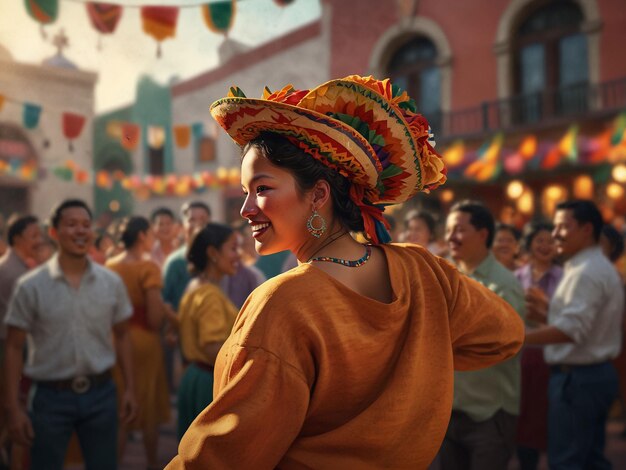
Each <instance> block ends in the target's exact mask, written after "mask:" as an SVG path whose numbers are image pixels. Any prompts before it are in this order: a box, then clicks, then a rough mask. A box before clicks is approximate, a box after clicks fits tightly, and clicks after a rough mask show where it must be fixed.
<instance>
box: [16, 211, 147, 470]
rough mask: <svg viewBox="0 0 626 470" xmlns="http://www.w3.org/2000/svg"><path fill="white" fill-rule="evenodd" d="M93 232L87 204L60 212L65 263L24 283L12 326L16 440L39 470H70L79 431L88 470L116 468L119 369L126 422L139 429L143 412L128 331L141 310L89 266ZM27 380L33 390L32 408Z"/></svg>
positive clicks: (54, 263) (58, 233)
mask: <svg viewBox="0 0 626 470" xmlns="http://www.w3.org/2000/svg"><path fill="white" fill-rule="evenodd" d="M91 224H92V217H91V210H90V209H89V207H88V206H87V205H86V204H85V203H84V202H83V201H81V200H77V199H69V200H66V201H64V202H62V203H61V204H59V205H58V206H57V207H56V208H55V210H54V211H53V213H52V217H51V231H50V233H51V236H52V238H54V239H55V241H56V242H57V244H58V247H59V251H58V254H57V255H55V256H53V257H52V258H51V259H50V260H49V261H48V262H47V263H45V264H43V265H42V266H40V267H39V268H37V269H35V270H34V271H31V272H30V273H28V274H26V275H25V276H23V277H21V278H20V279H19V280H18V281H17V284H16V286H15V291H14V293H13V296H12V298H11V302H10V304H9V309H8V312H7V316H6V319H5V324H6V325H7V330H8V331H7V340H6V355H5V361H4V374H5V377H6V383H7V393H6V397H5V403H4V405H5V407H6V410H7V413H8V417H9V432H10V435H11V438H12V439H13V440H14V442H16V443H19V444H21V445H24V446H28V447H30V454H31V466H32V468H34V469H38V468H55V469H56V468H62V466H63V460H64V457H65V452H66V449H67V446H68V443H69V440H70V437H71V435H72V432H74V431H75V432H76V434H77V435H78V440H79V442H80V446H81V451H82V455H83V458H84V460H85V466H86V468H90V469H102V470H110V469H115V468H117V428H118V411H117V396H116V391H115V384H114V383H113V380H112V378H111V369H112V368H113V366H114V365H115V363H116V360H117V362H118V363H119V364H120V368H121V371H122V374H123V377H124V383H125V389H126V390H125V392H124V394H123V396H122V397H121V402H120V404H121V409H120V412H119V415H120V417H121V419H123V420H124V421H125V422H130V421H131V420H132V419H133V418H134V416H135V414H136V410H137V403H136V400H135V396H134V384H133V374H132V364H131V360H132V350H131V343H130V337H129V333H128V326H127V320H128V319H129V318H130V316H131V314H132V307H131V304H130V301H129V300H128V295H127V294H126V288H125V287H124V284H123V283H122V280H121V279H120V278H119V276H118V275H117V274H115V273H113V272H112V271H110V270H108V269H105V268H103V267H102V266H99V265H98V264H96V263H94V262H92V261H91V260H90V259H89V256H88V252H89V248H90V246H91V242H92V239H93V232H92V229H91ZM27 338H28V348H27V350H28V354H27V359H26V361H25V363H24V361H23V350H24V346H25V344H26V340H27ZM22 373H23V374H24V375H25V376H26V377H28V378H30V379H31V380H32V382H33V385H32V387H31V390H30V392H29V400H28V405H27V407H26V409H25V408H24V406H23V404H22V402H21V401H20V394H19V383H20V379H21V377H22Z"/></svg>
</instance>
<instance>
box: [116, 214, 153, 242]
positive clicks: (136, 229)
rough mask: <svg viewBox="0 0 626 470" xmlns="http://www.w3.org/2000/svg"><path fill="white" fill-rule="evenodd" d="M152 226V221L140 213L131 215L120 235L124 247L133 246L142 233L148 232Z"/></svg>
mask: <svg viewBox="0 0 626 470" xmlns="http://www.w3.org/2000/svg"><path fill="white" fill-rule="evenodd" d="M149 228H150V221H149V220H148V219H146V218H145V217H142V216H140V215H134V216H132V217H130V218H129V219H128V220H127V221H126V222H125V223H124V224H123V228H122V231H121V235H120V241H121V242H122V244H123V245H124V248H126V249H128V248H131V247H132V246H133V245H134V244H135V243H136V242H137V239H138V238H139V234H140V233H146V232H147V231H148V229H149Z"/></svg>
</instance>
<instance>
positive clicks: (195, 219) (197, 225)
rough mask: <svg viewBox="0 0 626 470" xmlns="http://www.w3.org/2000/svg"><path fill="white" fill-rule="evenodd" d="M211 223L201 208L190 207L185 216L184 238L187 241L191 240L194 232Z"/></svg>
mask: <svg viewBox="0 0 626 470" xmlns="http://www.w3.org/2000/svg"><path fill="white" fill-rule="evenodd" d="M210 221H211V217H210V216H209V214H208V213H207V211H205V210H204V209H202V208H201V207H192V208H191V209H189V210H188V211H187V214H185V221H184V227H185V236H186V237H187V240H191V239H192V238H193V235H194V234H195V233H196V231H198V230H200V229H201V228H202V227H204V226H205V225H206V224H208V223H209V222H210Z"/></svg>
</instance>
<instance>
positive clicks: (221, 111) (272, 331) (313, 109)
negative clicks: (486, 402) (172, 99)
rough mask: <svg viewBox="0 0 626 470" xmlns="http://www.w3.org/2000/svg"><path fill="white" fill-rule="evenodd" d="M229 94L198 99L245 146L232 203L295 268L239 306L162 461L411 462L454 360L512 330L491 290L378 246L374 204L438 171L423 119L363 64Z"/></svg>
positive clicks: (511, 319) (468, 358)
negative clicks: (203, 391)
mask: <svg viewBox="0 0 626 470" xmlns="http://www.w3.org/2000/svg"><path fill="white" fill-rule="evenodd" d="M232 90H233V93H232V95H230V96H228V97H226V98H224V99H222V100H219V101H217V102H216V103H214V104H213V106H212V108H211V112H212V114H213V117H214V118H215V119H216V120H217V121H218V123H219V124H220V125H222V127H223V128H224V129H225V130H226V131H227V132H228V133H229V134H230V136H231V137H232V138H233V140H235V142H237V143H238V144H240V145H241V146H242V147H243V151H242V162H241V183H242V187H243V189H244V192H245V193H246V197H245V201H244V203H243V206H242V208H241V215H242V216H243V217H244V218H245V219H247V220H248V223H249V224H250V226H251V228H252V230H253V235H254V239H255V246H256V249H257V251H258V252H259V253H261V254H271V253H276V252H278V251H281V250H289V251H291V252H292V253H293V254H294V255H295V256H296V257H297V259H298V262H299V266H297V267H296V268H294V269H292V270H290V271H288V272H287V273H284V274H282V275H280V276H277V277H275V278H273V279H271V280H269V281H267V282H265V283H264V284H262V285H261V286H260V287H259V288H257V289H256V290H255V291H254V292H252V294H251V295H250V297H249V298H248V300H247V301H246V303H245V304H244V306H243V307H242V310H241V312H240V313H239V316H238V317H237V320H236V322H235V325H234V327H233V330H232V332H231V334H230V337H229V338H228V339H227V340H226V342H225V343H224V346H223V347H222V349H221V350H220V353H219V355H218V357H217V360H216V362H215V382H216V383H215V388H214V391H215V400H214V401H213V403H212V404H211V405H210V406H208V407H207V408H206V409H205V410H204V411H202V413H200V415H199V416H198V418H197V419H196V420H195V421H194V423H193V424H192V425H191V427H190V428H189V430H188V431H187V433H186V434H185V435H184V436H183V438H182V440H181V443H180V447H179V455H178V456H177V457H176V458H175V459H174V460H173V461H172V462H171V463H170V464H169V466H168V468H171V469H173V468H187V469H190V468H198V469H200V468H259V469H266V468H267V469H270V468H276V467H280V468H287V469H289V468H303V467H309V468H372V469H375V468H382V467H391V468H426V467H427V466H428V464H429V463H430V462H431V460H432V459H433V457H434V456H435V453H436V452H437V450H438V448H439V446H440V444H441V441H442V439H443V435H444V433H445V429H446V425H447V422H448V419H449V417H450V410H451V405H452V393H451V390H452V381H453V369H454V368H456V369H460V370H469V369H475V368H480V367H485V366H488V365H491V364H494V363H497V362H499V361H502V360H504V359H506V358H509V357H511V356H512V355H513V354H515V352H516V351H517V350H518V349H519V347H520V345H521V341H522V338H523V325H522V324H521V322H520V320H519V317H518V316H517V314H516V313H515V312H514V311H513V310H512V308H511V307H509V306H508V304H506V302H504V301H503V300H502V299H500V298H499V297H498V296H497V295H495V294H493V293H492V292H490V291H489V290H488V289H486V288H484V287H482V286H480V285H479V284H478V283H475V282H473V281H471V280H469V279H468V278H466V277H464V276H462V275H460V274H459V272H458V271H456V269H454V268H453V267H452V266H451V265H450V264H449V263H447V262H446V261H444V260H442V259H440V258H437V257H435V256H433V255H432V254H430V253H429V252H428V251H426V250H425V249H423V248H421V247H418V246H414V245H405V246H398V245H389V244H386V242H387V241H389V234H388V233H387V226H386V222H385V219H384V217H383V211H384V206H385V204H392V203H400V202H403V201H405V200H407V199H408V198H410V197H411V196H413V195H414V194H416V193H417V192H418V191H427V190H431V189H434V188H436V187H437V186H439V185H440V184H442V183H443V182H444V181H445V169H444V167H443V163H442V161H441V158H440V156H439V155H438V154H437V153H436V152H435V151H434V148H433V144H434V142H432V141H431V140H429V139H430V138H431V134H430V132H429V126H428V123H427V122H426V120H425V119H424V118H423V117H422V116H421V115H419V114H417V113H416V110H415V103H414V102H413V100H411V99H410V98H409V97H408V95H407V94H406V93H404V92H403V91H402V90H400V89H398V88H397V87H394V86H392V84H391V83H390V82H389V81H388V80H385V81H379V80H375V79H373V78H371V77H367V78H364V77H359V76H356V75H353V76H350V77H346V78H344V79H340V80H333V81H331V82H328V83H325V84H323V85H321V86H319V87H317V88H315V89H313V90H300V91H298V90H294V89H293V88H291V87H285V88H284V89H282V90H280V91H279V92H277V93H270V92H269V91H267V90H266V92H265V97H264V99H261V100H255V99H248V98H245V97H244V95H243V93H242V92H241V90H239V89H232ZM353 232H361V233H363V235H364V236H365V237H366V238H367V239H368V240H369V242H370V243H368V244H367V245H366V246H364V245H363V244H361V243H359V242H357V241H356V240H355V239H354V238H353V237H352V235H351V233H353ZM486 306H488V308H485V307H486ZM435 358H436V359H435ZM231 416H236V417H237V420H232V419H229V418H228V417H231ZM224 422H228V426H224V425H223V423H224Z"/></svg>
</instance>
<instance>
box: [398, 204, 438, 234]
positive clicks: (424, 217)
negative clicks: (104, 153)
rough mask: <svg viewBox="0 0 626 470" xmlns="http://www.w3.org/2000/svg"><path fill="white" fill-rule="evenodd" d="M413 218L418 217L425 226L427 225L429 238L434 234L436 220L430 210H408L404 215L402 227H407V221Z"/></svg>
mask: <svg viewBox="0 0 626 470" xmlns="http://www.w3.org/2000/svg"><path fill="white" fill-rule="evenodd" d="M415 219H419V220H421V221H422V222H424V223H425V224H426V227H428V231H429V232H430V236H431V238H433V237H434V236H435V230H436V228H437V222H436V221H435V217H434V216H433V215H432V214H431V213H430V212H426V211H422V210H419V209H414V210H412V211H409V212H408V213H407V214H406V216H405V217H404V228H409V222H410V221H411V220H415Z"/></svg>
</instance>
